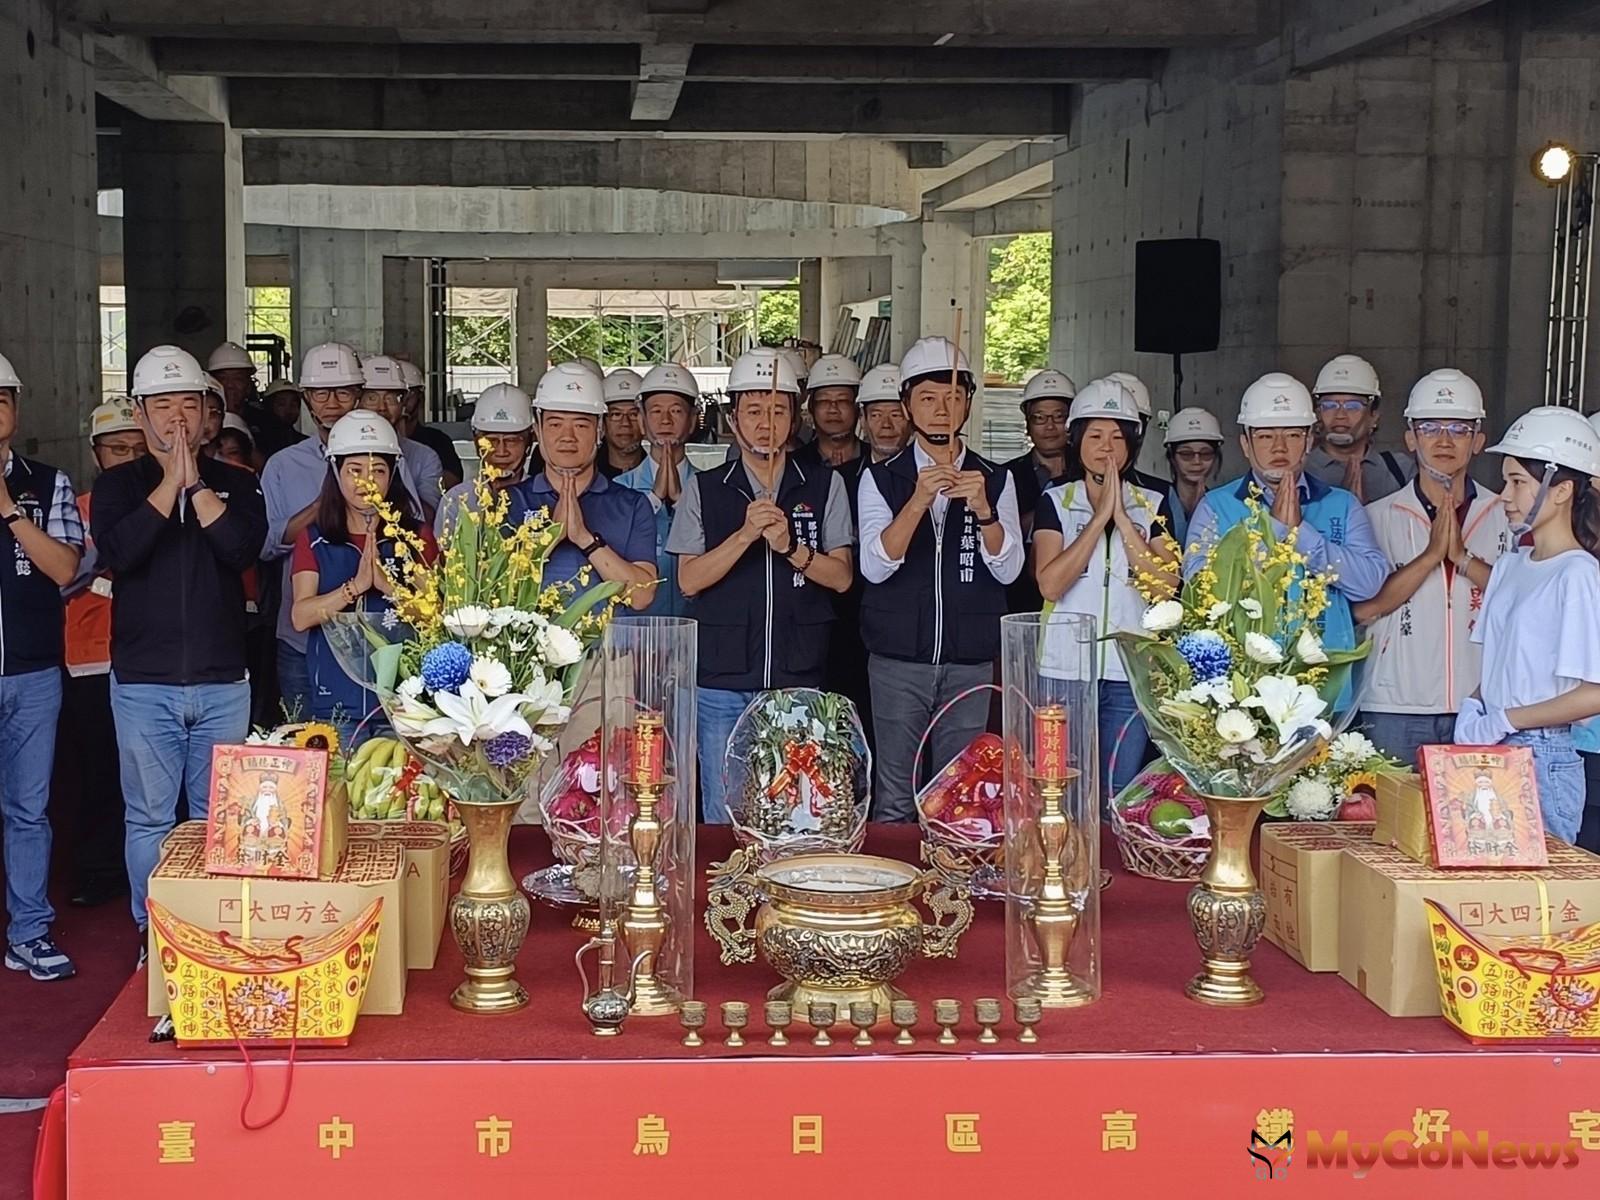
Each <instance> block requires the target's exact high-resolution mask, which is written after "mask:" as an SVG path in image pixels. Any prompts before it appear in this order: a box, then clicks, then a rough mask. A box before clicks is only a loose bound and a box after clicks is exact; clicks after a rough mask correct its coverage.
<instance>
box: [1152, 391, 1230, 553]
mask: <svg viewBox="0 0 1600 1200" xmlns="http://www.w3.org/2000/svg"><path fill="white" fill-rule="evenodd" d="M1162 443H1163V445H1164V446H1165V447H1166V451H1167V469H1168V470H1170V471H1171V472H1172V485H1171V486H1170V487H1168V488H1167V489H1166V492H1167V503H1166V507H1165V509H1163V510H1162V511H1163V512H1165V513H1166V514H1167V517H1168V520H1169V521H1170V523H1171V528H1170V530H1169V532H1170V533H1171V534H1172V540H1173V541H1175V542H1177V543H1178V545H1180V546H1182V545H1184V544H1185V543H1186V542H1188V540H1189V518H1190V517H1192V516H1194V510H1195V509H1196V508H1198V507H1199V506H1200V498H1201V497H1202V496H1204V495H1205V494H1206V489H1207V488H1209V487H1210V486H1211V485H1212V484H1213V483H1215V482H1216V480H1217V475H1218V473H1219V472H1221V470H1222V426H1220V425H1218V424H1217V419H1216V418H1215V417H1214V416H1212V415H1211V414H1210V413H1209V412H1207V411H1206V410H1205V409H1203V408H1193V407H1191V408H1180V409H1179V410H1178V411H1177V412H1175V413H1173V414H1172V420H1171V421H1169V422H1167V432H1166V436H1165V437H1164V438H1162Z"/></svg>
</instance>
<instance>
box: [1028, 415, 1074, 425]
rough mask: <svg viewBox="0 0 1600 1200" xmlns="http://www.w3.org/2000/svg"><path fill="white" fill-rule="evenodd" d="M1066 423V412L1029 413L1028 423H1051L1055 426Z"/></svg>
mask: <svg viewBox="0 0 1600 1200" xmlns="http://www.w3.org/2000/svg"><path fill="white" fill-rule="evenodd" d="M1066 423H1067V414H1066V413H1029V414H1028V424H1029V425H1053V426H1055V427H1057V428H1060V427H1061V426H1063V425H1065V424H1066Z"/></svg>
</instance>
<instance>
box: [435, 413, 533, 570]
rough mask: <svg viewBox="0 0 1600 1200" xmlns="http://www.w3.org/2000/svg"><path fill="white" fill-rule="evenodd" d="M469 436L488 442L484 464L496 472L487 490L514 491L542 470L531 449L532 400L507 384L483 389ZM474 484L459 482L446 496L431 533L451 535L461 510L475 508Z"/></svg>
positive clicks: (481, 446) (475, 488)
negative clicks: (530, 474)
mask: <svg viewBox="0 0 1600 1200" xmlns="http://www.w3.org/2000/svg"><path fill="white" fill-rule="evenodd" d="M472 436H473V438H474V440H476V441H477V442H478V444H479V450H480V452H481V451H482V449H483V444H484V443H486V442H487V443H488V446H489V450H488V453H487V454H486V455H484V459H483V462H484V465H485V466H487V467H492V468H493V469H494V472H495V476H494V479H493V480H491V481H490V487H492V488H494V489H496V490H504V489H507V488H514V487H516V486H517V484H519V483H521V482H522V481H523V480H524V479H526V478H527V477H528V473H529V472H530V471H532V472H533V473H535V474H537V473H538V472H539V471H542V470H544V460H543V459H542V458H539V457H538V451H537V450H535V449H534V446H533V401H532V400H530V399H528V393H527V392H525V391H523V390H522V389H521V388H519V387H517V386H516V385H515V384H510V383H495V384H490V385H489V386H488V387H486V388H484V389H483V391H482V392H480V393H479V395H478V402H477V403H476V404H475V405H473V408H472ZM477 495H478V492H477V485H476V484H475V483H458V484H456V486H455V487H453V488H451V489H450V490H449V491H448V492H446V493H445V496H444V499H443V500H442V501H441V502H440V504H439V511H438V512H437V513H436V514H434V518H433V532H434V535H435V536H436V537H438V538H441V539H442V538H443V537H444V536H445V534H446V532H447V531H449V532H454V530H455V527H456V519H457V518H458V517H459V516H460V514H461V510H462V509H463V508H467V509H475V508H476V507H477Z"/></svg>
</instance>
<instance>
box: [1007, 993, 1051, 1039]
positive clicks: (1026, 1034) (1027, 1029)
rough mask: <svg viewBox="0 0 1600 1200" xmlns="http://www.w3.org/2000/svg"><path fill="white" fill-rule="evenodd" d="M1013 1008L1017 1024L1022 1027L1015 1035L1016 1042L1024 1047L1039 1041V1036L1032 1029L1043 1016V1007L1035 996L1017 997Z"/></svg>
mask: <svg viewBox="0 0 1600 1200" xmlns="http://www.w3.org/2000/svg"><path fill="white" fill-rule="evenodd" d="M1014 1008H1015V1010H1016V1014H1017V1024H1018V1025H1020V1026H1022V1032H1021V1033H1019V1034H1017V1041H1019V1042H1021V1043H1022V1044H1023V1045H1025V1046H1031V1045H1033V1044H1035V1043H1036V1042H1037V1041H1038V1040H1039V1035H1038V1034H1037V1033H1035V1032H1034V1031H1033V1027H1034V1026H1035V1025H1037V1024H1038V1023H1039V1018H1040V1017H1042V1016H1043V1015H1044V1005H1042V1004H1040V1003H1039V997H1037V996H1018V997H1017V1000H1016V1003H1015V1005H1014Z"/></svg>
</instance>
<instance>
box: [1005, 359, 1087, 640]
mask: <svg viewBox="0 0 1600 1200" xmlns="http://www.w3.org/2000/svg"><path fill="white" fill-rule="evenodd" d="M1077 394H1078V385H1077V384H1075V383H1073V382H1072V380H1071V378H1069V377H1068V376H1067V375H1066V374H1065V373H1064V372H1061V371H1053V370H1046V371H1039V372H1037V373H1036V374H1035V375H1034V376H1033V377H1032V378H1031V379H1029V380H1028V382H1027V383H1025V384H1024V385H1023V387H1022V403H1021V406H1020V407H1021V409H1022V422H1023V426H1024V427H1025V428H1026V429H1027V431H1028V441H1029V442H1030V443H1032V444H1031V446H1030V447H1029V449H1028V450H1027V451H1025V452H1024V453H1022V454H1019V455H1017V457H1016V458H1013V459H1011V460H1010V461H1009V462H1006V463H1005V464H1003V465H1004V467H1005V469H1006V472H1007V473H1008V474H1009V475H1010V476H1011V486H1012V487H1014V488H1015V489H1016V492H1017V518H1018V519H1019V520H1020V521H1021V522H1022V536H1023V538H1024V539H1025V540H1026V539H1028V538H1030V537H1031V536H1032V534H1033V510H1034V508H1035V507H1036V506H1037V505H1038V503H1039V497H1040V496H1041V495H1043V493H1044V491H1045V489H1046V488H1048V487H1049V486H1050V485H1051V484H1052V483H1054V482H1055V481H1056V480H1058V479H1060V478H1061V477H1062V476H1063V475H1065V474H1066V471H1067V416H1068V413H1069V411H1070V410H1071V407H1072V400H1073V397H1075V396H1076V395H1077ZM1043 603H1044V599H1043V597H1041V596H1040V595H1039V585H1038V582H1037V580H1036V579H1035V576H1034V572H1033V571H1031V570H1024V571H1023V572H1022V574H1020V575H1018V576H1017V578H1016V580H1015V582H1013V583H1012V584H1011V586H1010V587H1008V588H1007V589H1006V608H1007V610H1008V611H1010V612H1038V611H1039V606H1040V605H1041V604H1043Z"/></svg>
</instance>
